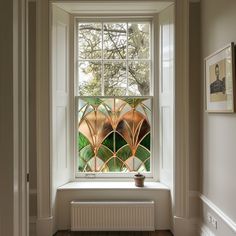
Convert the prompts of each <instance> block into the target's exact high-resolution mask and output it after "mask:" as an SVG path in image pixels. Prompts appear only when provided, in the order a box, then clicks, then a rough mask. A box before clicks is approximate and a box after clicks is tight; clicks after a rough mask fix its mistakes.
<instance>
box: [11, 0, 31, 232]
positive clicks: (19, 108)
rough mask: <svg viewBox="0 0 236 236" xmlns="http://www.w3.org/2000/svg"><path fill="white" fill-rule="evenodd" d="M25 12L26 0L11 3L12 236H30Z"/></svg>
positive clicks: (15, 0)
mask: <svg viewBox="0 0 236 236" xmlns="http://www.w3.org/2000/svg"><path fill="white" fill-rule="evenodd" d="M27 10H28V6H27V4H26V0H18V1H17V0H13V45H12V46H13V114H14V115H13V132H14V133H13V135H14V141H13V150H14V151H13V152H14V153H13V155H14V157H13V159H14V166H13V168H14V169H13V178H14V180H13V181H14V196H13V198H14V219H13V222H11V223H12V224H13V225H14V232H13V234H14V236H27V235H29V228H28V226H29V213H28V210H29V209H28V183H27V182H26V174H27V172H28V161H27V159H28V124H29V122H28V71H27V69H28V65H27V63H28V53H27V52H28V49H27V47H28V39H27V36H28V33H27V29H28V27H27V22H28V19H27V13H28V11H27Z"/></svg>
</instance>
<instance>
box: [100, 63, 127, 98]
mask: <svg viewBox="0 0 236 236" xmlns="http://www.w3.org/2000/svg"><path fill="white" fill-rule="evenodd" d="M126 90H127V79H126V66H125V63H122V62H111V63H108V62H107V63H104V95H106V96H111V95H115V96H122V95H126Z"/></svg>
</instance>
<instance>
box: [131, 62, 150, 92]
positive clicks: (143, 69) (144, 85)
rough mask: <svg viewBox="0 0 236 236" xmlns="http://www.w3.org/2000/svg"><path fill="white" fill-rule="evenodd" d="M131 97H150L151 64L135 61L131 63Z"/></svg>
mask: <svg viewBox="0 0 236 236" xmlns="http://www.w3.org/2000/svg"><path fill="white" fill-rule="evenodd" d="M128 85H129V86H128V94H129V95H133V96H134V95H137V96H141V95H150V63H149V62H140V61H134V62H130V63H129V76H128Z"/></svg>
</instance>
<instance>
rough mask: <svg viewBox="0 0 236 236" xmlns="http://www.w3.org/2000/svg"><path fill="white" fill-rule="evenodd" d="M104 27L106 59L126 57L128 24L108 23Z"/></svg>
mask: <svg viewBox="0 0 236 236" xmlns="http://www.w3.org/2000/svg"><path fill="white" fill-rule="evenodd" d="M103 27H104V28H103V32H104V33H103V35H104V36H103V44H104V46H103V47H104V48H103V49H104V59H125V58H126V46H127V43H126V42H127V24H126V23H107V24H104V26H103Z"/></svg>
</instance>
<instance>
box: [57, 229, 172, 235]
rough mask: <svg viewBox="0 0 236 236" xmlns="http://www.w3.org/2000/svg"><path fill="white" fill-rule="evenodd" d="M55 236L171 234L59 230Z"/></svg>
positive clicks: (165, 233)
mask: <svg viewBox="0 0 236 236" xmlns="http://www.w3.org/2000/svg"><path fill="white" fill-rule="evenodd" d="M55 236H173V235H172V233H171V232H170V231H168V230H161V231H155V232H70V231H60V232H57V233H56V235H55Z"/></svg>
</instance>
